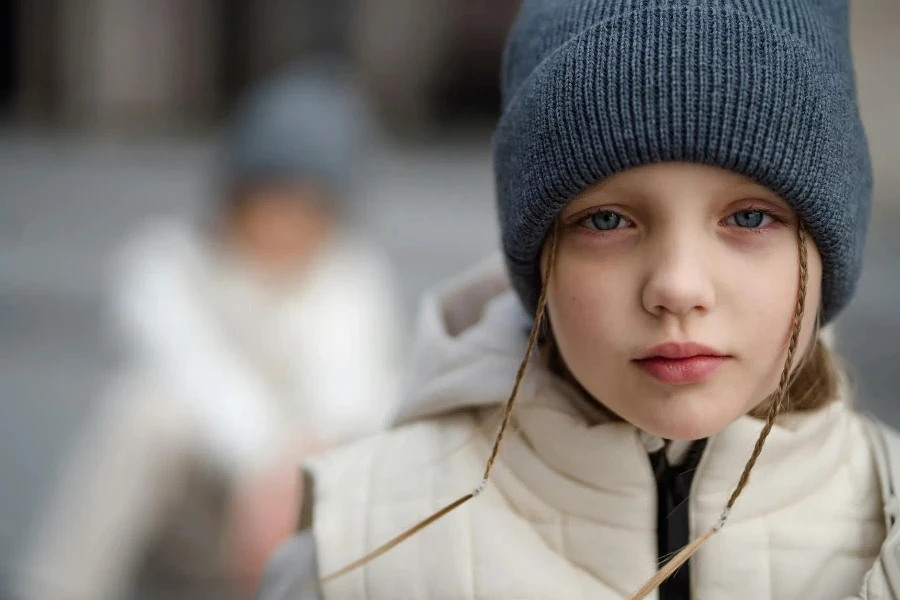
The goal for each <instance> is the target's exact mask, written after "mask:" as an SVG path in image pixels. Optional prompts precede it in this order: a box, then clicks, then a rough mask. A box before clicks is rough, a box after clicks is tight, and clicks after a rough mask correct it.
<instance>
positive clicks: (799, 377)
mask: <svg viewBox="0 0 900 600" xmlns="http://www.w3.org/2000/svg"><path fill="white" fill-rule="evenodd" d="M559 235H560V226H559V222H557V223H556V225H555V226H554V228H553V230H552V231H551V232H550V236H549V238H548V240H547V261H546V268H545V269H544V278H543V280H544V284H543V286H542V289H541V295H540V298H539V300H538V306H537V311H536V312H535V317H534V323H533V325H532V329H531V334H530V335H529V336H528V344H527V346H526V349H525V356H524V357H523V358H522V362H521V363H520V365H519V369H518V372H517V374H516V379H515V382H514V383H513V388H512V391H511V392H510V395H509V399H508V400H507V401H506V404H505V405H504V408H503V420H502V422H501V424H500V428H499V430H498V431H497V435H496V437H495V438H494V444H493V446H492V448H491V454H490V456H489V457H488V460H487V462H486V464H485V468H484V473H483V476H482V479H481V481H480V482H479V483H478V484H477V486H476V487H475V488H474V489H473V491H471V492H469V493H468V494H466V495H464V496H462V497H460V498H459V499H457V500H455V501H454V502H451V503H450V504H448V505H447V506H445V507H444V508H442V509H440V510H439V511H437V512H436V513H434V514H433V515H431V516H429V517H428V518H426V519H424V520H423V521H420V522H419V523H417V524H416V525H414V526H413V527H411V528H409V529H407V530H406V531H404V532H403V533H401V534H400V535H398V536H396V537H394V538H393V539H391V540H389V541H387V542H386V543H384V544H382V545H381V546H379V547H378V548H376V549H375V550H373V551H372V552H371V553H369V554H367V555H366V556H364V557H362V558H360V559H359V560H356V561H354V562H353V563H351V564H349V565H347V566H345V567H344V568H342V569H340V570H338V571H336V572H334V573H331V574H329V575H327V576H325V577H323V578H322V582H323V583H325V582H328V581H330V580H333V579H336V578H338V577H341V576H342V575H345V574H347V573H349V572H350V571H353V570H355V569H357V568H359V567H362V566H363V565H365V564H367V563H368V562H370V561H372V560H374V559H375V558H377V557H379V556H381V555H383V554H384V553H386V552H388V551H390V550H391V549H392V548H394V547H395V546H397V545H398V544H400V543H402V542H403V541H405V540H407V539H408V538H410V537H411V536H413V535H415V534H416V533H417V532H419V531H421V530H422V529H424V528H425V527H427V526H429V525H430V524H432V523H434V522H435V521H437V520H438V519H440V518H442V517H444V516H445V515H447V514H448V513H450V512H452V511H454V510H455V509H457V508H459V507H460V506H462V505H463V504H465V503H467V502H468V501H469V500H471V499H472V498H475V497H476V496H478V495H479V494H480V493H481V492H482V490H483V489H484V486H485V485H486V484H487V482H488V480H489V479H490V475H491V471H492V470H493V467H494V464H495V462H496V460H497V456H498V454H499V451H500V443H501V442H502V440H503V436H504V434H505V433H506V430H507V428H508V426H509V423H510V420H511V417H512V411H513V407H514V405H515V401H516V397H517V396H518V392H519V387H520V386H521V383H522V379H523V378H524V376H525V371H526V369H527V366H528V363H529V360H530V358H531V355H532V353H533V352H534V349H535V347H536V346H537V345H538V340H539V338H540V337H541V332H542V331H546V329H545V326H546V320H545V315H546V309H547V290H548V288H549V287H550V284H549V282H550V278H551V276H552V274H553V272H554V270H553V268H554V264H555V262H556V254H557V248H558V241H559ZM806 240H807V234H806V230H805V229H804V228H803V226H802V225H801V226H800V227H799V228H798V231H797V245H798V253H799V290H798V294H797V303H796V307H795V310H794V314H793V319H792V322H791V336H790V341H789V343H788V349H787V356H786V358H785V362H784V367H783V369H782V372H781V378H780V380H779V383H778V388H777V391H776V392H775V393H774V394H772V395H771V396H770V397H769V398H768V399H767V400H766V401H765V402H763V403H762V404H761V405H760V406H759V407H757V408H756V409H754V411H753V412H752V413H751V414H752V415H754V416H757V417H759V418H760V419H763V420H764V425H763V428H762V430H761V432H760V434H759V437H758V438H757V441H756V444H755V446H754V448H753V452H752V453H751V454H750V458H749V459H748V460H747V463H746V465H745V466H744V470H743V472H742V473H741V477H740V479H739V481H738V484H737V485H736V486H735V489H734V491H733V492H732V494H731V497H730V498H729V499H728V502H727V503H726V504H725V507H724V509H723V511H722V514H721V516H720V518H719V521H718V522H717V523H716V524H715V525H714V526H713V527H712V528H711V529H709V530H708V531H707V532H705V533H704V534H702V535H701V536H699V537H698V538H697V539H695V540H694V541H692V542H691V543H690V544H688V545H687V546H685V547H684V548H683V549H682V550H681V551H680V552H678V553H677V554H676V555H675V556H673V557H672V559H671V560H669V561H668V562H667V563H666V564H665V565H663V567H662V568H661V569H660V570H659V571H658V572H657V573H656V574H655V575H654V576H653V577H652V578H651V579H650V580H649V581H647V583H646V584H644V586H643V587H641V589H640V590H638V591H637V592H636V593H635V594H634V595H633V596H631V600H641V599H642V598H645V597H646V596H647V595H649V594H650V593H651V592H653V590H655V589H656V588H658V587H659V585H660V584H661V583H662V582H663V581H665V580H666V579H668V578H669V577H670V576H671V575H672V574H673V573H674V572H675V571H676V570H677V569H678V568H680V567H681V566H682V565H684V563H686V562H687V561H688V559H690V557H691V556H693V555H694V553H696V552H697V550H698V549H699V548H700V547H701V546H702V545H703V543H704V542H706V540H708V539H709V538H710V537H712V536H713V535H714V534H715V533H716V532H718V531H719V530H720V529H721V528H722V527H723V526H724V525H725V523H726V522H727V520H728V517H729V515H730V514H731V509H732V507H733V506H734V504H735V502H737V499H738V498H739V497H740V495H741V492H743V491H744V488H745V487H746V486H747V483H748V481H749V479H750V473H751V471H752V470H753V467H754V466H755V465H756V461H757V459H758V458H759V455H760V453H761V452H762V449H763V446H764V445H765V442H766V438H768V436H769V433H770V432H771V431H772V427H773V426H774V425H775V421H776V419H777V418H778V415H779V414H781V413H782V412H783V410H784V409H785V405H786V404H788V405H789V408H788V410H791V411H803V410H813V409H815V408H818V407H820V406H822V405H823V404H825V403H827V402H830V401H831V400H832V399H834V398H835V397H836V390H837V384H838V377H837V369H836V367H835V364H834V361H833V360H832V357H831V353H830V352H829V351H828V349H827V348H826V347H825V346H824V344H823V343H822V342H821V340H819V339H818V337H817V336H816V339H815V341H814V345H813V347H812V349H811V350H810V351H809V352H808V353H806V355H805V356H804V359H803V361H802V363H801V364H800V365H798V368H797V369H796V371H795V370H794V369H793V364H794V356H795V354H796V351H797V344H798V342H799V338H800V327H801V324H802V322H803V313H804V309H805V303H806V290H807V279H808V269H807V248H806Z"/></svg>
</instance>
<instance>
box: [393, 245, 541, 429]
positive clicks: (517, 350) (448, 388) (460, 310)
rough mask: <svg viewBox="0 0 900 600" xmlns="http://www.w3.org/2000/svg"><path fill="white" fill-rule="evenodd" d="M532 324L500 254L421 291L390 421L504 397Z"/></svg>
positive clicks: (480, 404)
mask: <svg viewBox="0 0 900 600" xmlns="http://www.w3.org/2000/svg"><path fill="white" fill-rule="evenodd" d="M531 322H532V321H531V317H530V316H529V315H528V314H527V313H526V312H525V309H524V308H522V306H521V305H520V303H519V301H518V299H517V298H516V296H515V294H514V293H513V292H512V291H511V289H510V287H509V283H508V280H507V278H506V274H505V272H504V270H503V263H502V259H501V257H500V256H499V255H495V256H492V257H491V258H489V259H487V260H485V261H484V262H482V263H481V264H479V265H478V266H476V267H475V268H473V269H471V270H469V271H467V272H466V273H464V274H462V275H460V276H459V277H457V278H455V279H453V280H451V281H450V282H448V283H446V284H445V285H443V286H441V287H439V288H437V289H435V290H433V291H432V292H429V293H427V294H426V295H425V297H424V300H423V302H422V308H421V311H420V314H419V323H418V336H417V339H416V344H415V347H414V348H413V355H412V356H413V359H412V365H411V369H410V371H411V373H412V375H411V379H410V380H409V381H408V386H407V393H406V394H405V395H404V399H403V402H402V403H401V405H400V407H399V411H398V413H397V414H396V416H395V419H394V423H395V425H398V424H402V423H406V422H409V421H413V420H417V419H422V418H427V417H434V416H437V415H440V414H445V413H449V412H453V411H456V410H460V409H465V408H475V407H486V406H491V405H495V404H500V403H502V402H503V401H505V400H506V398H507V397H508V396H509V393H510V391H511V389H512V386H513V382H514V380H515V375H516V370H517V369H518V368H519V364H520V363H521V362H522V357H523V355H524V353H525V347H526V344H527V341H528V333H529V331H530V329H531Z"/></svg>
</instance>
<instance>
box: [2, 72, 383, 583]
mask: <svg viewBox="0 0 900 600" xmlns="http://www.w3.org/2000/svg"><path fill="white" fill-rule="evenodd" d="M364 115H365V110H364V106H363V104H362V102H361V99H360V97H359V96H358V95H356V94H355V92H354V88H353V86H352V85H351V84H350V79H349V77H348V76H347V74H346V73H344V72H343V70H342V69H341V67H340V65H337V64H335V63H330V62H327V61H319V62H316V63H305V64H303V65H297V66H294V67H292V68H290V69H287V70H286V71H285V72H282V73H280V74H279V75H278V76H276V77H274V78H273V79H271V80H269V81H267V82H264V83H263V84H261V85H260V86H259V87H257V88H256V89H254V90H252V91H251V92H250V94H249V95H248V96H247V97H246V98H245V99H244V100H243V101H242V102H241V103H240V104H239V105H238V107H237V109H236V111H235V113H234V115H233V117H232V121H231V123H230V124H229V126H228V128H227V135H226V143H225V144H224V156H223V157H222V161H221V166H222V169H223V173H222V174H221V181H222V183H223V184H224V188H223V193H222V194H221V197H220V198H219V199H218V200H217V202H216V204H215V205H214V210H213V213H214V214H213V215H212V218H211V219H208V222H207V223H205V224H203V225H202V226H192V225H190V224H187V223H181V222H164V221H163V222H158V223H154V224H152V225H148V226H146V227H144V228H143V229H142V230H141V231H140V232H139V233H138V234H136V235H135V236H134V238H133V239H132V240H131V241H130V242H129V243H128V244H127V245H126V248H125V249H124V251H123V252H122V255H121V256H120V257H119V260H118V261H117V263H116V269H115V272H116V274H117V275H116V277H115V279H116V294H115V298H114V299H115V302H114V310H113V315H114V322H115V323H114V325H115V329H116V332H117V333H118V338H119V339H118V341H119V342H121V343H122V345H123V347H124V349H125V355H126V361H125V367H124V368H123V369H122V373H120V376H119V377H117V379H116V382H115V385H113V386H112V387H111V390H110V394H109V396H110V397H109V399H108V402H105V403H104V404H103V405H102V408H101V409H100V411H99V413H98V414H97V416H96V419H94V421H93V422H92V423H91V424H90V427H89V429H88V430H87V431H86V432H85V433H84V435H83V436H82V437H81V439H80V441H79V443H78V445H77V448H76V449H75V451H74V452H73V453H72V456H70V457H69V460H68V461H67V463H68V464H67V465H66V467H67V468H66V469H65V470H64V478H63V481H62V482H61V484H60V487H59V489H58V490H57V493H56V495H55V497H54V498H53V505H52V508H51V510H50V513H49V515H48V516H47V518H46V519H44V521H43V523H42V527H41V528H39V531H38V535H37V536H36V538H37V539H36V541H35V544H34V547H33V548H32V549H31V550H32V551H31V553H30V554H29V556H28V558H27V561H26V565H25V569H24V570H23V580H22V582H21V585H20V586H19V591H20V596H19V597H20V598H21V599H22V600H52V599H54V598H58V599H63V598H65V599H82V598H83V599H85V600H102V599H104V598H119V597H122V596H123V595H125V594H126V592H127V591H129V590H133V589H143V590H148V589H149V590H155V591H153V592H152V593H151V597H154V598H178V597H190V598H202V597H207V595H208V597H217V598H219V597H222V594H223V592H222V589H223V588H231V591H232V592H233V593H234V594H235V597H241V596H242V593H241V591H240V590H242V589H243V590H249V589H253V588H254V586H255V581H256V578H257V575H258V573H259V571H260V570H261V568H262V565H263V564H264V561H265V559H266V558H267V557H268V555H269V553H270V552H271V550H272V548H273V547H275V546H276V545H277V544H278V543H279V542H281V541H283V540H284V539H286V538H287V537H289V536H290V533H291V531H292V528H293V527H294V522H295V520H296V518H297V513H296V510H297V502H296V498H297V497H298V496H297V495H298V493H299V488H300V485H301V482H300V481H299V477H298V474H297V469H296V466H295V465H297V464H298V461H299V460H300V459H302V457H304V456H307V455H309V454H312V453H315V452H317V451H319V450H322V449H325V448H328V447H331V446H334V445H337V444H340V443H342V442H344V441H346V440H350V439H353V438H357V437H360V436H362V435H365V434H367V433H369V432H373V431H375V430H377V429H379V428H381V427H382V424H383V423H384V422H385V421H386V419H387V418H388V417H389V416H390V415H389V413H390V402H391V400H392V399H393V398H394V397H395V395H396V391H395V385H396V372H397V362H398V358H399V357H398V351H399V341H400V340H399V331H400V327H399V325H400V323H399V321H398V318H397V315H396V312H395V304H394V290H393V275H392V272H391V269H390V266H389V264H388V262H387V260H386V259H385V258H384V257H383V256H382V254H381V253H380V252H379V250H378V249H377V248H375V247H373V246H371V245H369V244H368V243H366V242H365V241H363V240H362V239H361V238H360V237H359V236H358V235H356V234H355V233H354V232H352V231H351V230H350V228H349V227H348V226H346V224H345V223H346V221H347V218H346V217H347V215H346V211H347V209H348V205H347V202H348V201H349V200H350V199H351V197H352V196H354V195H355V187H356V185H355V184H356V183H358V182H356V181H354V179H355V178H356V177H357V176H358V175H359V173H360V169H361V165H362V162H363V158H364V156H363V155H364V151H365V144H366V139H367V136H366V132H367V131H368V128H367V126H366V124H367V120H366V119H365V117H364ZM225 582H228V583H227V584H225ZM235 584H238V585H235ZM179 594H180V595H179Z"/></svg>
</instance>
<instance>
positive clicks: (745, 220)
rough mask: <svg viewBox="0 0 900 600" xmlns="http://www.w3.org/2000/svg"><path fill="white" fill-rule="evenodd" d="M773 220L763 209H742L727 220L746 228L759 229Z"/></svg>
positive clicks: (730, 223) (731, 223) (729, 222)
mask: <svg viewBox="0 0 900 600" xmlns="http://www.w3.org/2000/svg"><path fill="white" fill-rule="evenodd" d="M772 221H773V219H772V217H771V216H769V215H768V214H766V213H764V212H763V211H761V210H742V211H740V212H736V213H734V214H733V215H731V216H730V217H728V218H727V219H726V220H725V222H726V223H728V224H729V225H737V226H738V227H743V228H745V229H758V228H760V227H764V226H766V225H768V224H769V223H771V222H772Z"/></svg>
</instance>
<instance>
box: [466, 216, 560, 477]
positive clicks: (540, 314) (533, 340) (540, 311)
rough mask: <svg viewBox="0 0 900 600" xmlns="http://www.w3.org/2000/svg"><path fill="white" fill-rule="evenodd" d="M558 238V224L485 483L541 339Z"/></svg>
mask: <svg viewBox="0 0 900 600" xmlns="http://www.w3.org/2000/svg"><path fill="white" fill-rule="evenodd" d="M558 238H559V225H558V222H557V225H555V226H554V228H553V231H551V232H550V239H549V240H548V258H547V271H546V273H545V275H544V285H543V286H541V295H540V298H538V306H537V312H536V313H535V316H534V325H533V326H532V328H531V335H529V336H528V345H527V346H526V347H525V357H524V358H523V359H522V362H521V363H520V364H519V370H518V372H517V373H516V382H515V384H513V388H512V391H511V392H510V394H509V399H508V400H507V401H506V408H505V409H504V412H503V422H501V423H500V429H499V430H498V431H497V437H496V438H495V439H494V446H493V448H491V455H490V457H489V458H488V461H487V464H486V465H485V466H484V475H483V479H484V480H485V481H487V479H488V477H490V475H491V470H492V469H493V468H494V462H495V461H496V460H497V455H498V454H499V452H500V442H502V441H503V434H504V433H506V428H507V427H508V426H509V422H510V419H511V418H512V411H513V405H514V404H515V402H516V398H517V397H518V395H519V387H521V385H522V380H523V379H524V378H525V370H526V368H527V367H528V361H529V359H530V358H531V353H532V352H534V347H535V346H536V345H537V341H538V338H539V337H540V333H541V324H542V323H543V321H544V314H545V313H546V310H547V290H548V289H549V288H550V276H551V274H552V273H553V266H554V264H555V262H556V247H557V244H558V242H559V239H558Z"/></svg>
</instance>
